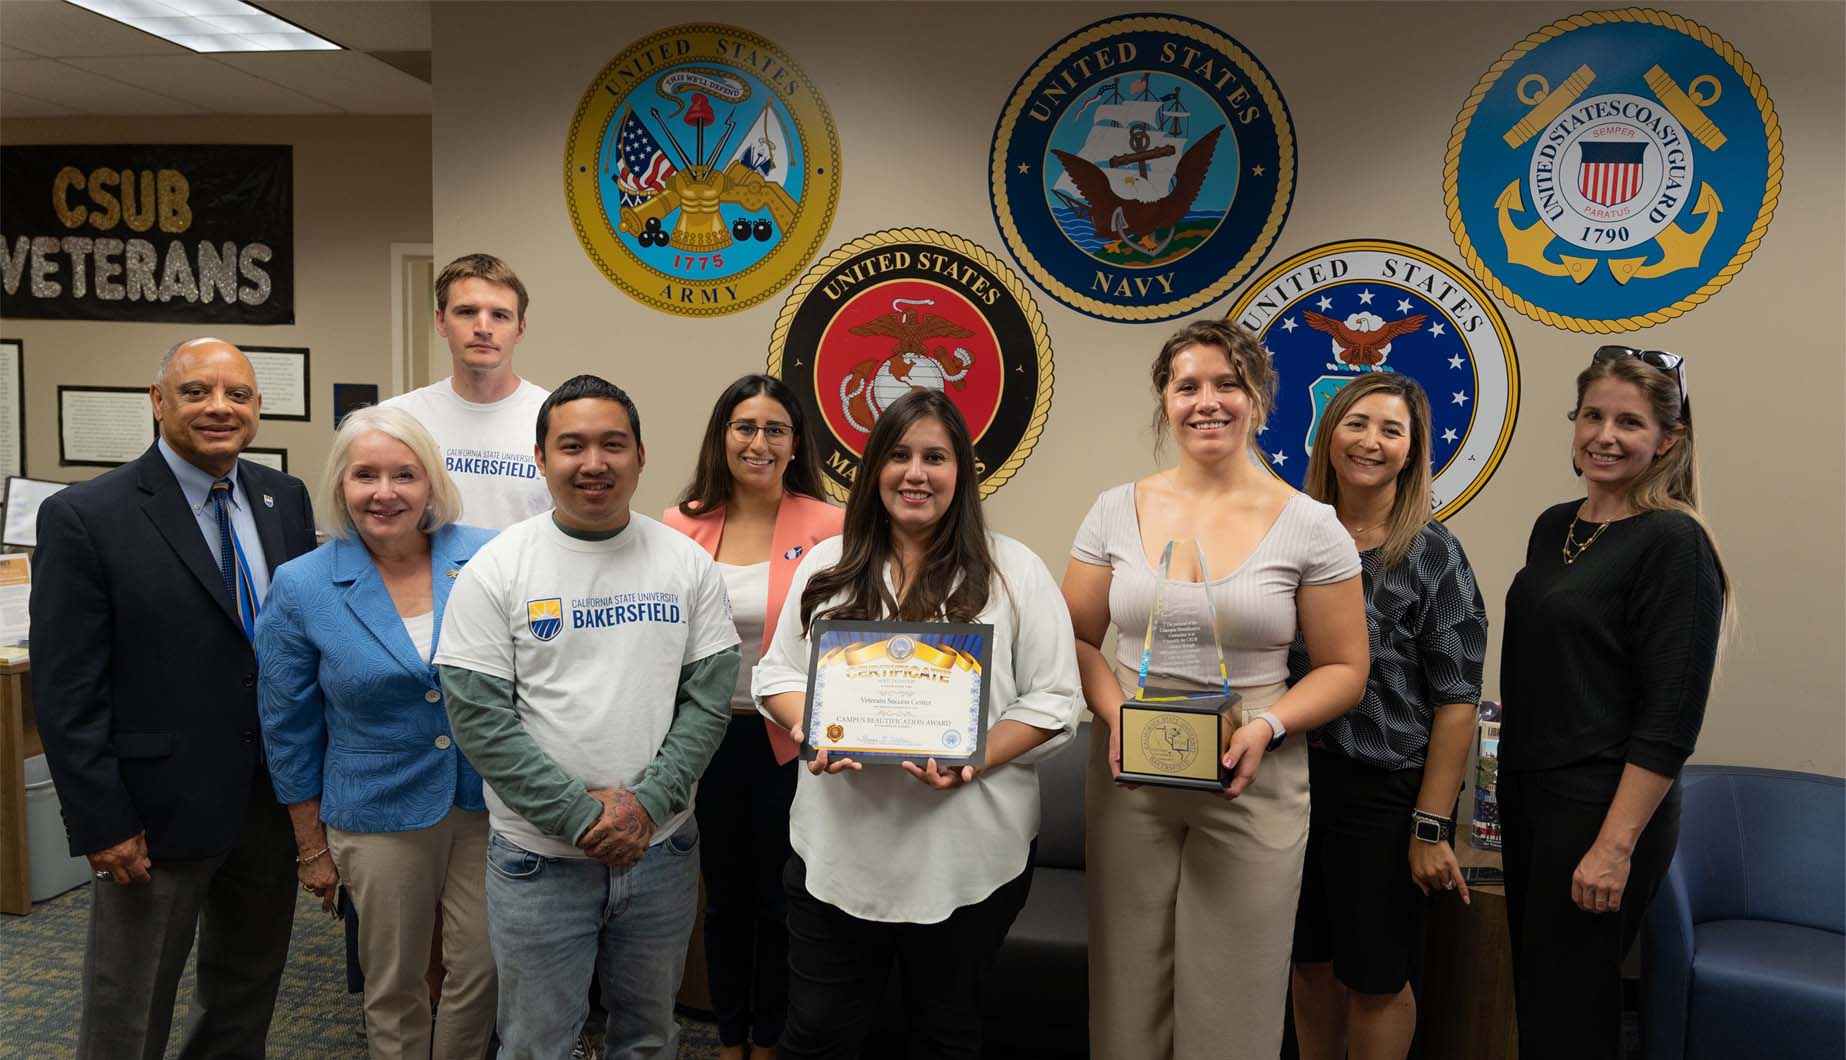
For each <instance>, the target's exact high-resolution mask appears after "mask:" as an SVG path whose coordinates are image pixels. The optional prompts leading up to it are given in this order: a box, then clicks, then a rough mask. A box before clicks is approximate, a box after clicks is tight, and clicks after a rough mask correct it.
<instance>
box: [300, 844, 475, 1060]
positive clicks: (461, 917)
mask: <svg viewBox="0 0 1846 1060" xmlns="http://www.w3.org/2000/svg"><path fill="white" fill-rule="evenodd" d="M327 843H328V845H329V846H330V847H331V848H332V850H333V861H334V864H335V866H337V867H338V868H339V870H340V879H341V880H343V881H344V882H345V884H346V889H347V891H348V893H349V894H351V895H352V900H353V908H355V909H357V910H358V911H359V967H360V968H362V969H364V971H365V1035H366V1042H367V1045H368V1046H369V1047H370V1049H371V1055H372V1060H480V1058H481V1057H482V1056H483V1055H485V1053H486V1052H487V1038H488V1035H489V1034H491V1033H492V1032H493V1027H494V1010H495V1006H496V1002H497V1000H498V993H497V990H496V980H495V978H494V956H493V949H492V947H491V946H490V945H489V943H488V936H487V889H486V888H487V814H486V812H485V811H481V810H474V811H470V810H459V809H453V808H451V809H450V810H449V815H448V816H447V817H445V818H443V819H442V820H441V821H438V822H437V823H435V824H433V825H431V826H430V827H428V828H419V829H416V830H415V831H410V832H342V831H340V830H339V829H337V828H332V827H329V828H328V829H327ZM438 907H440V908H441V910H442V963H443V967H444V969H446V971H447V975H446V976H445V977H444V978H443V980H442V1003H441V1005H440V1007H439V1008H438V1009H437V1012H436V1020H435V1027H434V1031H433V1033H432V1030H431V1026H430V1012H429V982H428V980H427V979H426V978H425V975H424V973H425V972H426V971H428V968H429V951H430V936H431V934H432V933H434V931H435V930H436V910H437V908H438Z"/></svg>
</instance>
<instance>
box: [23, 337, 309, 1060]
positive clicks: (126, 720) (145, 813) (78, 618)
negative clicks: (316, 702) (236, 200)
mask: <svg viewBox="0 0 1846 1060" xmlns="http://www.w3.org/2000/svg"><path fill="white" fill-rule="evenodd" d="M155 380H156V381H155V383H154V385H153V386H152V387H151V388H150V390H149V395H150V397H151V398H152V401H153V406H154V416H155V418H156V419H157V420H158V421H159V423H160V438H159V440H158V441H156V442H155V444H154V445H153V446H152V447H151V448H149V449H148V451H147V452H146V453H145V454H144V455H143V456H142V457H141V458H140V459H138V460H136V461H134V462H133V463H130V464H125V465H123V466H121V467H119V468H116V469H115V470H113V471H109V472H107V473H105V474H103V475H100V476H98V477H96V478H94V479H92V480H90V481H88V482H83V483H79V484H77V485H74V486H72V487H70V488H69V489H66V490H62V491H60V492H59V493H57V494H56V495H55V496H53V497H51V498H49V499H48V501H47V502H46V503H45V504H44V505H43V506H42V507H41V508H40V510H39V521H38V542H39V543H38V551H37V553H36V555H35V556H34V557H33V566H34V568H35V570H34V571H33V585H32V605H31V606H32V625H33V630H32V690H33V696H34V700H35V705H36V710H37V714H38V720H39V731H40V733H41V734H42V735H43V737H44V741H45V754H46V757H47V759H48V760H49V763H50V766H51V774H52V779H53V780H55V781H56V782H57V789H58V797H59V800H60V802H61V803H62V805H63V812H64V824H65V830H66V832H67V833H68V834H69V836H70V848H71V853H73V854H82V855H84V856H86V857H87V858H88V859H89V862H90V866H91V868H92V869H93V870H94V875H95V876H96V884H95V886H94V887H93V888H92V903H91V911H90V932H89V943H88V948H87V950H86V952H85V954H84V987H83V1022H82V1026H81V1029H80V1031H79V1033H78V1052H77V1055H78V1056H79V1057H80V1058H84V1060H132V1058H135V1057H143V1058H147V1060H157V1058H159V1057H160V1056H162V1055H163V1054H164V1052H165V1049H166V1044H167V1036H168V1031H169V1029H170V1028H171V1025H172V1021H173V997H174V993H175V991H176V990H177V988H178V984H179V978H180V972H181V970H182V969H183V968H184V966H185V963H186V957H187V954H188V952H189V951H190V950H191V949H192V944H193V936H194V933H195V930H196V932H197V934H198V939H199V962H198V996H197V998H196V1000H195V1001H194V1003H193V1014H192V1019H191V1021H190V1025H189V1026H188V1028H187V1030H186V1039H185V1044H184V1045H183V1047H182V1048H181V1051H180V1056H181V1057H183V1058H187V1060H191V1058H195V1057H196V1058H200V1060H203V1058H207V1057H211V1058H219V1057H261V1056H263V1052H264V1042H265V1039H266V1038H267V1037H268V1033H269V1023H270V1017H271V1014H272V1012H273V1010H274V1007H275V999H276V989H277V987H278V985H279V984H280V982H281V978H282V965H283V962H284V960H285V959H286V958H287V955H288V940H289V931H290V926H291V923H292V921H293V914H294V907H295V894H294V885H295V864H294V858H295V853H296V851H295V849H294V841H293V837H292V833H291V829H290V827H289V820H288V815H287V813H286V811H285V810H284V809H283V808H282V807H281V806H279V805H278V804H277V803H276V798H275V792H274V790H273V789H272V788H271V786H270V782H269V773H268V770H267V769H266V768H265V767H264V764H263V757H262V737H261V734H260V732H259V729H258V725H257V713H256V657H255V655H254V654H253V653H252V651H251V647H250V639H249V636H248V633H249V630H248V628H247V627H248V626H249V625H252V624H253V623H254V620H255V613H256V611H257V610H258V609H260V607H261V602H262V597H263V594H264V593H265V592H266V591H267V590H268V586H269V576H270V573H271V572H272V571H273V570H274V569H275V568H276V567H277V566H278V565H279V564H281V563H283V562H285V561H287V560H289V559H292V558H294V557H295V556H298V555H301V554H302V553H304V552H307V551H309V550H310V549H312V548H313V547H314V515H313V511H312V509H311V507H310V505H309V502H308V495H307V490H306V489H304V488H303V486H302V484H301V482H300V480H298V479H295V478H293V477H291V476H289V475H285V474H282V473H280V472H277V471H272V470H270V469H269V468H266V467H263V466H262V465H260V464H255V463H251V462H248V461H240V460H239V459H238V454H239V453H241V452H242V451H243V449H244V447H245V446H247V445H249V444H250V442H251V440H252V439H253V438H254V437H255V435H256V427H257V417H258V414H259V413H260V412H261V410H262V395H261V394H260V393H259V392H258V390H257V384H256V374H255V372H254V371H252V369H251V367H250V362H249V360H248V359H246V358H245V357H244V355H243V353H242V351H240V350H238V349H237V348H236V347H235V346H232V345H230V344H229V343H226V342H220V341H219V340H217V339H193V340H190V341H187V342H182V343H180V344H179V345H177V346H175V347H174V348H173V349H171V350H169V351H168V352H167V355H166V357H164V358H163V359H162V360H161V365H160V371H159V374H158V375H157V376H156V377H155ZM227 546H228V547H227Z"/></svg>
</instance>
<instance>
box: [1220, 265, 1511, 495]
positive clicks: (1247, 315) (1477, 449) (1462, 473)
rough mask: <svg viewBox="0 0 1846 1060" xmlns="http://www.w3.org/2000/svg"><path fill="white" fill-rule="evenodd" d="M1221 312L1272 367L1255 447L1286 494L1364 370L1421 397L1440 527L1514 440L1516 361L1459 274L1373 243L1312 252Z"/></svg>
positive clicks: (1496, 316) (1488, 309)
mask: <svg viewBox="0 0 1846 1060" xmlns="http://www.w3.org/2000/svg"><path fill="white" fill-rule="evenodd" d="M1228 316H1229V319H1231V320H1235V321H1237V322H1238V323H1240V324H1242V325H1243V326H1244V327H1247V328H1249V329H1250V330H1251V331H1252V332H1254V333H1255V334H1256V336H1257V338H1258V339H1259V340H1260V341H1261V342H1262V343H1263V348H1264V349H1266V350H1267V351H1268V352H1269V356H1270V358H1271V360H1272V361H1273V362H1274V364H1275V369H1276V403H1275V408H1274V409H1273V410H1271V412H1270V413H1269V420H1268V422H1267V423H1266V424H1264V426H1263V429H1262V431H1261V432H1260V433H1259V436H1258V438H1257V441H1258V442H1259V443H1260V444H1261V445H1262V447H1263V451H1264V454H1265V455H1266V456H1267V457H1268V460H1267V466H1268V468H1269V470H1270V472H1271V473H1272V474H1274V475H1275V476H1276V477H1277V478H1280V479H1282V480H1283V481H1285V482H1287V483H1289V484H1290V485H1292V486H1294V487H1295V488H1296V489H1300V488H1301V487H1302V484H1303V482H1304V481H1305V479H1306V477H1307V468H1308V454H1309V452H1310V451H1311V450H1312V449H1313V448H1314V433H1315V431H1317V430H1318V429H1319V427H1320V417H1321V413H1322V412H1323V411H1325V409H1326V407H1327V403H1328V402H1330V401H1331V400H1333V395H1334V394H1336V393H1338V392H1339V390H1340V388H1341V387H1343V386H1345V385H1346V384H1347V383H1350V382H1352V381H1353V380H1354V379H1357V378H1358V377H1359V376H1360V375H1361V374H1362V373H1365V372H1403V373H1405V374H1407V375H1409V376H1411V377H1412V378H1414V379H1415V380H1416V381H1417V382H1419V383H1421V384H1423V389H1424V390H1425V391H1427V392H1428V393H1429V412H1430V425H1431V435H1432V437H1431V438H1430V440H1429V441H1430V445H1429V450H1430V473H1431V475H1432V476H1433V478H1434V481H1433V482H1432V483H1431V487H1432V492H1433V497H1432V503H1433V505H1434V507H1435V515H1436V518H1438V519H1447V518H1448V517H1449V516H1451V515H1453V514H1455V513H1456V512H1458V511H1460V510H1461V507H1462V505H1464V504H1466V503H1467V502H1468V501H1469V499H1470V498H1472V497H1473V496H1474V495H1475V494H1476V493H1479V492H1480V490H1481V487H1483V486H1485V485H1486V484H1487V480H1488V478H1489V477H1491V476H1492V475H1493V472H1494V469H1495V468H1497V467H1498V466H1499V465H1500V458H1501V456H1503V455H1504V454H1505V453H1506V447H1507V443H1509V442H1510V441H1512V437H1513V420H1514V418H1515V415H1516V414H1517V412H1518V410H1519V362H1518V360H1517V358H1516V357H1515V355H1514V353H1513V338H1512V335H1511V334H1510V333H1509V332H1508V331H1507V329H1506V321H1505V320H1504V319H1503V318H1502V317H1501V316H1500V312H1499V310H1497V309H1495V308H1494V305H1493V302H1492V301H1491V300H1489V299H1488V297H1487V293H1486V292H1485V291H1483V290H1481V288H1480V285H1479V284H1476V283H1475V282H1474V281H1473V280H1472V279H1470V278H1469V277H1468V275H1467V273H1465V272H1463V271H1462V270H1461V269H1460V268H1458V267H1457V266H1455V265H1452V264H1450V263H1449V262H1447V261H1444V260H1443V259H1442V258H1440V257H1437V256H1436V255H1434V254H1431V253H1430V252H1429V251H1427V250H1423V249H1421V248H1420V247H1413V246H1410V245H1409V244H1407V243H1393V242H1389V241H1386V240H1382V239H1356V240H1350V241H1347V242H1341V243H1329V244H1327V245H1326V246H1321V247H1315V248H1314V249H1312V250H1309V251H1305V252H1303V253H1301V254H1297V255H1295V256H1294V257H1292V258H1290V259H1289V260H1287V261H1284V262H1282V263H1281V264H1280V265H1277V266H1276V267H1275V268H1273V269H1270V270H1269V271H1268V272H1266V273H1264V274H1263V276H1262V278H1261V279H1258V280H1256V281H1254V282H1253V283H1251V285H1250V286H1249V288H1247V289H1246V290H1245V291H1244V293H1243V294H1242V295H1241V296H1239V297H1238V299H1237V301H1236V302H1235V303H1234V304H1233V305H1232V306H1231V311H1230V313H1229V314H1228Z"/></svg>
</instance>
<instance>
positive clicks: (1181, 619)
mask: <svg viewBox="0 0 1846 1060" xmlns="http://www.w3.org/2000/svg"><path fill="white" fill-rule="evenodd" d="M1209 581H1210V579H1209V578H1208V577H1207V575H1206V573H1205V553H1204V550H1203V549H1201V548H1200V547H1199V545H1198V543H1197V542H1195V541H1168V542H1167V544H1166V547H1165V548H1164V549H1162V550H1161V553H1160V580H1159V581H1158V582H1157V583H1155V586H1154V609H1153V614H1151V615H1150V616H1148V622H1147V637H1146V639H1145V641H1143V643H1142V645H1141V671H1140V677H1139V680H1138V682H1137V684H1136V687H1135V694H1134V698H1133V699H1130V700H1128V701H1127V702H1125V703H1123V704H1122V712H1121V721H1120V725H1121V730H1122V762H1121V777H1120V779H1121V780H1122V781H1124V782H1127V783H1131V784H1159V785H1163V786H1166V787H1175V788H1194V789H1197V790H1199V791H1218V790H1220V789H1222V788H1223V787H1224V785H1225V784H1227V783H1229V782H1230V777H1229V775H1228V771H1227V770H1226V769H1225V768H1224V753H1225V751H1227V750H1229V749H1230V741H1231V731H1232V730H1233V729H1235V728H1236V727H1237V720H1236V718H1237V716H1236V714H1235V713H1234V711H1235V710H1236V707H1237V704H1238V702H1239V700H1240V699H1241V698H1242V697H1240V696H1239V695H1238V694H1237V693H1235V692H1232V691H1231V685H1230V673H1229V670H1228V668H1227V667H1226V666H1225V663H1224V646H1223V644H1222V643H1221V642H1220V640H1219V638H1218V610H1217V607H1216V605H1215V604H1213V602H1212V598H1211V593H1210V591H1209V589H1208V583H1209Z"/></svg>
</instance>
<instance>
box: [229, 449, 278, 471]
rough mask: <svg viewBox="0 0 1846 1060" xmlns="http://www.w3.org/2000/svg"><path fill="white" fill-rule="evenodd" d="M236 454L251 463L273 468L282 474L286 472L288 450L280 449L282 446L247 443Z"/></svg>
mask: <svg viewBox="0 0 1846 1060" xmlns="http://www.w3.org/2000/svg"><path fill="white" fill-rule="evenodd" d="M237 455H238V457H239V458H241V459H244V460H248V461H250V462H251V463H252V464H261V465H263V466H264V467H267V468H274V469H275V470H277V471H280V472H282V473H283V474H284V475H286V474H288V450H287V449H282V448H274V449H272V448H270V447H268V446H263V445H247V446H245V447H244V450H243V452H241V453H238V454H237Z"/></svg>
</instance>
